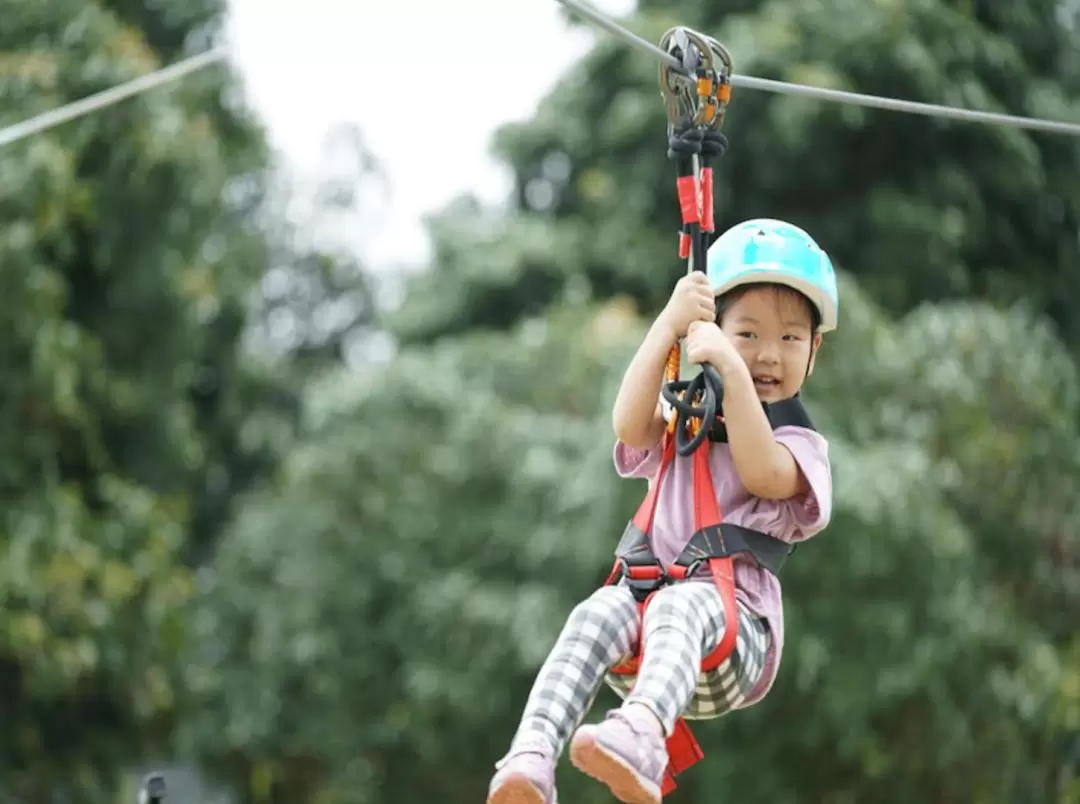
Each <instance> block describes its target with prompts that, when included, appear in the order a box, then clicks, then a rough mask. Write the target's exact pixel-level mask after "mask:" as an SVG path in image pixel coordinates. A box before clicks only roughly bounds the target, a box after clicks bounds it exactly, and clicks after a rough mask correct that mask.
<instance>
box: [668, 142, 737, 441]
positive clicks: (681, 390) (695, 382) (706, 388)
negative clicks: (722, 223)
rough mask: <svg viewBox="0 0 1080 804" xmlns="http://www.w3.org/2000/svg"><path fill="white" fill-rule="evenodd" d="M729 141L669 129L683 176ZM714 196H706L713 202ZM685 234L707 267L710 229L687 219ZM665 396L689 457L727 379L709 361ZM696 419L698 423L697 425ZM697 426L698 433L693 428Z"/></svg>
mask: <svg viewBox="0 0 1080 804" xmlns="http://www.w3.org/2000/svg"><path fill="white" fill-rule="evenodd" d="M727 147H728V141H727V137H725V136H724V135H723V134H722V133H721V132H719V131H703V130H702V129H700V128H690V129H685V130H682V131H675V130H673V129H669V131H668V151H667V155H668V159H671V160H674V162H675V167H676V169H677V170H678V174H679V177H680V178H685V177H688V176H693V175H694V157H695V156H697V157H699V160H700V164H701V167H702V168H704V167H707V166H709V165H710V163H711V162H712V161H713V160H714V159H720V158H722V157H723V156H724V154H725V153H727ZM711 202H712V199H709V198H707V199H705V203H706V204H709V203H711ZM682 231H683V234H684V235H685V236H687V237H688V238H689V239H690V254H691V257H692V259H693V265H694V270H697V271H704V270H705V269H706V263H705V261H706V253H707V251H708V246H707V243H706V238H707V237H708V232H706V231H703V229H702V226H701V223H700V222H698V223H684V224H683V227H682ZM661 394H662V395H663V397H664V400H665V401H666V402H667V403H668V404H669V405H671V407H672V410H673V415H674V417H675V451H676V452H677V453H678V454H679V455H681V456H683V457H686V456H688V455H692V454H693V453H694V450H696V449H697V448H698V447H699V446H701V444H702V443H703V442H704V441H705V439H706V438H708V437H709V434H710V432H711V431H712V429H713V427H714V426H715V425H716V417H717V416H718V415H719V414H720V413H721V409H722V405H723V400H724V383H723V380H721V378H720V374H719V372H718V371H717V370H716V369H715V368H713V367H712V366H710V365H709V364H707V363H706V364H703V365H702V366H701V372H700V373H699V374H698V375H697V376H696V377H694V378H693V379H692V380H675V381H673V382H668V383H665V384H664V387H663V388H662V389H661ZM695 422H696V425H695ZM695 426H696V427H697V433H694V432H693V430H694V428H695Z"/></svg>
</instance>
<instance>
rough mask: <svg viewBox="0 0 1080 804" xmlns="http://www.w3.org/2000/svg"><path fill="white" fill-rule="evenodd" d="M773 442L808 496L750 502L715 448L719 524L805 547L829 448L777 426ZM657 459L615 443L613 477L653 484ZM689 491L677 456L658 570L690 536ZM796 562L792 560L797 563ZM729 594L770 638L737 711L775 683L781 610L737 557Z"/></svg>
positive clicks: (774, 594) (825, 499) (821, 519)
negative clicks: (763, 624)
mask: <svg viewBox="0 0 1080 804" xmlns="http://www.w3.org/2000/svg"><path fill="white" fill-rule="evenodd" d="M773 435H774V436H775V437H776V440H777V441H778V442H779V443H781V444H783V445H784V446H785V447H787V448H788V449H789V450H790V451H791V454H792V455H793V456H794V457H795V461H796V463H798V464H799V468H800V469H801V470H802V473H803V475H804V476H805V477H806V480H807V483H808V485H809V486H810V492H809V493H808V494H806V495H805V496H799V497H793V498H791V499H789V500H762V499H760V498H758V497H753V496H751V495H750V493H749V492H748V491H747V490H746V487H745V486H743V484H742V481H741V480H739V476H738V474H737V473H736V471H735V464H734V463H733V462H732V460H731V448H730V447H729V446H728V445H727V444H713V445H712V448H711V450H710V456H709V460H710V464H711V469H712V478H713V486H714V488H715V489H716V499H717V502H719V504H720V511H721V513H722V515H723V517H724V521H725V522H731V523H733V524H735V525H741V526H743V527H746V528H752V529H754V530H759V531H761V532H762V533H767V534H769V535H770V536H775V537H776V538H778V539H782V540H784V541H785V542H789V543H795V542H801V541H805V540H806V539H809V538H810V537H811V536H814V535H815V534H817V533H819V532H820V531H821V530H823V529H824V528H825V526H826V525H828V524H829V517H830V516H831V515H832V472H831V470H830V467H829V444H828V442H827V441H826V440H825V439H824V438H823V437H822V436H821V435H820V434H819V433H815V432H814V431H813V430H807V429H806V428H804V427H790V426H789V427H779V428H777V429H776V430H775V431H774V432H773ZM660 452H661V450H660V447H659V445H657V446H656V447H654V448H653V449H650V450H647V451H642V450H638V449H634V448H632V447H628V446H626V445H625V444H623V443H622V442H621V441H620V442H616V444H615V470H616V471H617V472H618V473H619V476H620V477H644V478H648V479H649V483H650V485H651V484H652V483H654V482H655V480H656V473H657V470H658V469H659V468H660ZM692 488H693V485H692V481H691V468H690V459H689V458H678V457H676V458H675V461H674V463H673V465H672V466H671V467H670V468H669V469H668V471H667V476H666V477H665V478H664V486H663V488H662V489H661V490H660V499H659V501H658V503H657V508H656V517H655V519H654V520H653V528H652V533H651V534H650V543H651V545H652V549H653V553H654V554H655V555H656V557H657V558H658V559H659V560H660V561H661V562H662V563H663V564H664V566H668V565H669V564H671V562H673V561H674V560H675V559H676V558H677V557H678V555H679V553H680V552H682V549H683V547H684V546H685V545H686V543H687V542H688V541H689V540H690V536H691V534H692V532H693V525H692V519H691V511H692V510H693V509H692V495H691V490H692ZM794 558H795V560H797V556H796V557H794ZM706 580H709V582H711V580H710V579H706ZM735 594H736V597H737V598H738V599H739V600H741V601H742V602H743V603H744V604H746V606H747V607H748V608H749V609H750V610H751V611H753V612H754V613H755V614H757V615H758V616H760V617H763V618H764V619H765V620H767V621H768V623H769V627H770V628H771V629H772V634H773V639H772V645H771V646H770V647H769V651H768V653H767V654H766V656H765V668H764V671H763V672H762V675H761V680H760V681H758V683H757V684H755V685H754V688H753V689H752V690H750V694H749V695H747V697H746V699H745V700H744V701H743V703H742V705H741V707H739V708H743V707H747V706H750V705H751V704H755V703H757V702H758V701H760V700H761V699H762V698H764V697H765V695H766V693H768V691H769V689H770V688H771V687H772V685H773V682H774V681H775V680H776V673H777V670H778V669H779V665H780V656H781V654H782V653H783V649H784V606H783V601H782V598H781V595H780V582H779V581H778V580H777V579H776V577H774V576H773V575H772V574H770V573H769V572H768V571H767V570H764V569H761V568H759V567H758V566H757V565H756V564H755V563H754V560H753V559H752V558H749V557H746V556H736V558H735Z"/></svg>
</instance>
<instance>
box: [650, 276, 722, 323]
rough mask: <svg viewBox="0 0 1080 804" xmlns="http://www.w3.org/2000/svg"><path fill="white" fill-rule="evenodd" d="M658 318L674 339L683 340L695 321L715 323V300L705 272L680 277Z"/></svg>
mask: <svg viewBox="0 0 1080 804" xmlns="http://www.w3.org/2000/svg"><path fill="white" fill-rule="evenodd" d="M660 316H661V318H663V320H664V323H665V324H666V325H667V326H668V327H669V328H670V329H671V331H672V333H673V334H674V335H675V337H676V338H685V337H686V330H687V329H688V328H689V327H690V325H691V324H692V323H694V322H695V321H715V320H716V300H715V299H714V298H713V292H712V286H711V285H710V284H709V278H708V277H707V276H705V272H704V271H693V272H692V273H689V274H687V275H686V276H684V277H682V278H681V279H680V280H679V281H678V282H677V283H676V284H675V290H673V291H672V292H671V298H670V299H668V303H667V304H666V305H665V306H664V310H663V312H661V313H660Z"/></svg>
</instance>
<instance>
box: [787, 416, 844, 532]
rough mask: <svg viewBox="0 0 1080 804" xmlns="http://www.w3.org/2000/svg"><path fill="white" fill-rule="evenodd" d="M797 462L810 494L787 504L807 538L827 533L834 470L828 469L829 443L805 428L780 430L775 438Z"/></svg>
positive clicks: (795, 498) (788, 501)
mask: <svg viewBox="0 0 1080 804" xmlns="http://www.w3.org/2000/svg"><path fill="white" fill-rule="evenodd" d="M773 435H774V436H775V438H776V440H777V442H778V443H780V444H783V445H784V446H785V447H786V448H787V450H788V451H789V452H790V453H791V455H792V457H793V458H795V463H796V464H798V466H799V471H800V472H802V475H803V477H805V478H806V483H807V485H808V486H809V487H810V490H809V492H807V493H806V494H800V495H798V496H796V497H792V498H791V499H790V500H786V501H785V502H786V505H787V506H788V509H789V511H790V513H791V515H792V516H793V517H794V519H795V523H796V524H797V526H798V528H799V530H801V531H802V535H803V537H804V538H810V537H811V536H813V535H814V534H816V533H818V532H819V531H822V530H824V529H825V527H826V526H827V525H828V524H829V519H830V518H831V517H832V468H831V467H830V465H829V442H828V441H826V440H825V438H824V437H823V436H822V435H821V434H820V433H816V432H814V431H813V430H809V429H807V428H805V427H778V428H777V429H776V431H775V432H774V434H773Z"/></svg>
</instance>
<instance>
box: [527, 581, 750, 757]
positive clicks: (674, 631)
mask: <svg viewBox="0 0 1080 804" xmlns="http://www.w3.org/2000/svg"><path fill="white" fill-rule="evenodd" d="M738 606H739V633H738V639H737V641H736V645H735V650H734V651H732V654H731V656H729V657H728V659H727V661H725V662H724V663H723V664H721V665H720V666H719V667H717V668H716V669H714V670H712V671H710V672H708V673H702V672H701V660H702V658H703V657H704V656H707V655H708V654H709V653H710V652H711V651H712V650H713V649H715V648H716V646H717V645H718V644H720V640H721V638H722V637H723V635H724V630H725V628H724V627H725V622H724V607H723V603H722V602H721V599H720V594H719V592H718V591H717V589H716V587H715V586H714V585H713V584H711V583H699V582H689V583H685V582H684V583H676V584H673V585H671V586H665V587H663V588H662V589H661V590H660V591H658V592H657V593H656V594H655V595H654V596H653V599H652V601H651V602H650V603H649V607H648V609H646V611H645V617H644V622H642V621H641V620H640V618H639V616H638V607H637V603H636V601H635V600H634V597H633V595H632V594H631V592H630V590H629V589H628V588H627V587H625V586H604V587H601V588H600V589H598V590H596V591H595V592H594V593H593V594H592V595H591V596H590V597H588V598H587V599H586V600H584V601H582V602H581V603H579V604H578V605H577V606H575V607H574V610H573V611H572V612H571V613H570V616H569V617H568V618H567V620H566V625H564V626H563V630H562V633H561V634H560V635H559V638H558V640H557V641H556V643H555V647H554V648H552V650H551V653H550V654H548V657H547V659H546V661H545V662H544V664H543V666H542V667H541V668H540V673H539V674H538V675H537V677H536V681H535V682H534V683H533V687H532V691H531V692H530V693H529V698H528V701H527V702H526V704H525V711H524V714H523V715H522V718H521V725H520V726H519V727H518V731H517V734H516V735H515V737H514V740H513V743H514V744H517V743H519V742H521V741H522V740H525V741H527V742H529V741H532V740H535V739H536V738H537V737H543V738H544V739H545V740H546V741H547V742H549V743H550V744H551V747H552V750H553V751H554V752H555V755H556V756H558V755H559V754H561V753H562V750H563V748H564V747H565V746H566V742H567V740H569V739H570V735H571V734H573V732H574V730H575V729H577V727H578V725H579V724H580V723H581V721H582V719H583V718H584V717H585V714H586V713H587V712H588V711H589V708H590V707H591V706H592V703H593V701H594V700H595V699H596V695H597V693H599V691H600V684H601V683H602V682H603V681H604V680H605V676H606V681H607V683H608V685H609V686H610V687H611V688H612V689H614V690H615V692H617V693H618V694H619V695H620V697H623V698H625V700H626V702H627V703H631V702H634V703H642V704H645V705H646V706H648V707H649V708H650V709H651V710H652V711H654V712H655V713H656V714H657V715H658V716H659V718H660V720H661V722H662V723H663V724H664V729H665V732H666V733H667V734H668V735H670V734H671V732H672V730H673V729H674V726H675V721H676V720H677V719H678V718H679V717H684V718H687V719H689V720H706V719H709V718H715V717H719V716H721V715H723V714H726V713H727V712H730V711H731V710H732V709H734V708H736V707H737V706H738V705H739V704H740V703H741V702H742V701H743V699H744V698H745V697H746V694H747V693H748V692H749V691H750V690H751V689H752V688H753V686H754V684H756V683H757V681H758V679H760V678H761V673H762V670H763V667H764V663H765V653H766V651H767V650H768V647H769V643H770V640H771V634H770V632H769V628H768V624H767V623H766V622H765V621H764V620H762V619H761V618H759V617H758V616H757V615H756V614H754V613H753V612H751V611H750V610H749V609H747V608H746V607H745V606H743V604H742V603H741V602H739V604H738ZM639 631H642V632H643V634H642V644H643V648H644V654H645V656H644V660H643V661H642V663H641V667H640V668H639V670H638V674H637V676H636V677H632V676H616V675H614V674H611V673H609V672H608V671H609V670H610V669H611V668H612V667H615V666H617V665H619V664H621V663H622V662H624V661H625V660H627V659H628V658H630V656H632V655H633V650H634V647H635V646H636V644H637V641H638V636H639Z"/></svg>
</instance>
